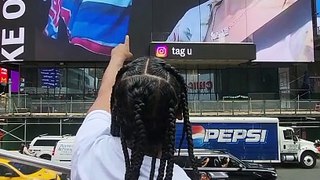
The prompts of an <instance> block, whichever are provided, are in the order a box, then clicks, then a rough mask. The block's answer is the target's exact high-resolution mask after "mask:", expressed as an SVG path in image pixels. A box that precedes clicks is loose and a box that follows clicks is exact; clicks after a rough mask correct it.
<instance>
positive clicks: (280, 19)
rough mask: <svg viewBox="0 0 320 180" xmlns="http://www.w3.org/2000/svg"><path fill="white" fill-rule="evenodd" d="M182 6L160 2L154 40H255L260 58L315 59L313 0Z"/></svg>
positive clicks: (228, 0) (227, 0) (209, 0)
mask: <svg viewBox="0 0 320 180" xmlns="http://www.w3.org/2000/svg"><path fill="white" fill-rule="evenodd" d="M169 4H170V5H171V7H170V9H167V8H169V7H168V5H169ZM182 6H183V3H181V1H179V2H178V1H171V0H162V1H154V11H156V12H155V14H156V16H155V18H154V19H153V22H154V24H153V26H154V28H153V30H154V32H153V40H154V41H167V42H211V43H242V42H253V43H254V44H255V45H256V48H257V54H256V60H255V61H256V62H313V61H314V52H313V28H312V5H311V1H310V0H206V1H203V0H202V1H199V0H194V1H193V3H191V1H188V3H187V2H186V3H185V7H184V8H182ZM155 7H157V8H155ZM177 11H178V12H177ZM168 21H170V22H168ZM158 23H159V24H158Z"/></svg>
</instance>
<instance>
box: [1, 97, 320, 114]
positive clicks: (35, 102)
mask: <svg viewBox="0 0 320 180" xmlns="http://www.w3.org/2000/svg"><path fill="white" fill-rule="evenodd" d="M1 102H6V104H3V103H2V105H0V114H8V115H15V114H19V113H28V114H29V115H32V114H41V115H52V114H55V115H61V116H62V115H64V116H66V115H75V114H76V115H78V116H84V115H85V114H86V112H87V110H88V109H89V108H90V106H91V105H92V103H93V101H92V100H90V101H86V100H72V99H70V100H47V99H43V98H37V99H34V98H29V97H28V96H25V97H20V98H19V101H18V99H17V97H12V98H11V100H10V99H9V100H5V101H1ZM8 102H11V103H8ZM10 105H11V106H10ZM189 111H190V113H192V114H193V115H208V116H210V115H212V116H237V115H258V116H261V115H263V116H272V115H319V116H320V100H314V99H313V100H301V99H295V100H251V99H245V100H236V99H232V100H221V101H219V100H217V101H189Z"/></svg>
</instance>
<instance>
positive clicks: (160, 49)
mask: <svg viewBox="0 0 320 180" xmlns="http://www.w3.org/2000/svg"><path fill="white" fill-rule="evenodd" d="M167 56H168V47H167V46H157V47H156V57H159V58H165V57H167Z"/></svg>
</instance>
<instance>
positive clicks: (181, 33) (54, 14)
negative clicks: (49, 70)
mask: <svg viewBox="0 0 320 180" xmlns="http://www.w3.org/2000/svg"><path fill="white" fill-rule="evenodd" d="M311 7H312V5H311V1H310V0H188V1H181V0H161V1H156V0H139V1H133V0H3V1H0V9H1V10H2V13H0V21H1V25H3V26H2V27H1V33H0V36H1V58H0V61H1V62H16V61H46V62H47V61H59V62H61V61H73V62H83V61H87V62H98V61H107V60H108V56H109V55H110V51H111V49H112V48H113V47H115V46H116V45H117V44H118V43H121V42H123V41H124V37H125V35H126V34H129V35H130V38H131V49H132V51H133V54H134V55H135V56H141V55H149V45H150V44H149V43H150V42H152V41H153V42H154V41H161V42H168V43H175V42H185V43H188V42H197V43H208V42H209V43H212V44H214V43H243V42H253V43H254V44H255V46H256V51H257V53H256V60H255V61H256V62H313V61H314V53H313V36H312V34H313V32H312V18H311V16H312V13H311ZM212 59H216V58H214V57H213V58H212Z"/></svg>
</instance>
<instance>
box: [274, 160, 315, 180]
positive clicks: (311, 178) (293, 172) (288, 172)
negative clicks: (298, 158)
mask: <svg viewBox="0 0 320 180" xmlns="http://www.w3.org/2000/svg"><path fill="white" fill-rule="evenodd" d="M277 172H278V179H279V180H301V179H305V180H318V179H320V159H318V161H317V165H316V167H315V168H313V169H302V168H300V167H298V166H297V165H296V164H289V165H285V166H281V167H277Z"/></svg>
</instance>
